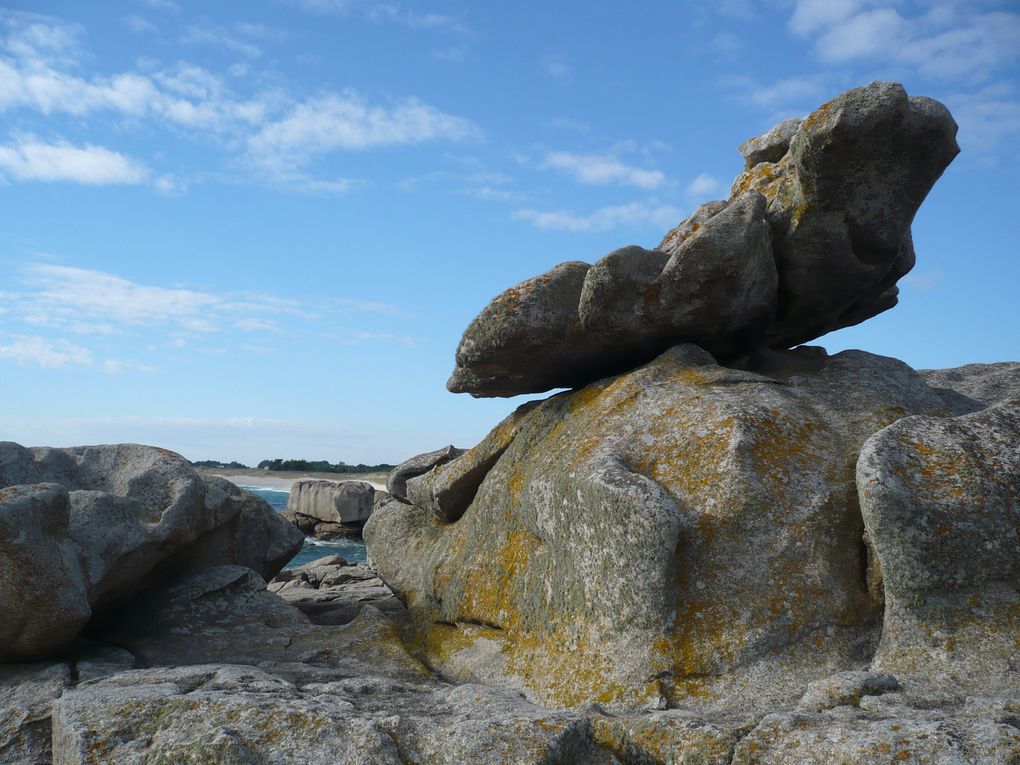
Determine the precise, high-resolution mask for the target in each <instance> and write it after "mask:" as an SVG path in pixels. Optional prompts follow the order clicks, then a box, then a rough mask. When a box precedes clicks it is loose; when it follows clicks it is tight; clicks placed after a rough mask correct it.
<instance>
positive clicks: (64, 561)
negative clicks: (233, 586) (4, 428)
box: [0, 442, 301, 661]
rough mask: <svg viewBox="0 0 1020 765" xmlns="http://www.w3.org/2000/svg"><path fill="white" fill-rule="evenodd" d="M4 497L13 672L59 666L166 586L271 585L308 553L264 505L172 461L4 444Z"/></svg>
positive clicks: (0, 630)
mask: <svg viewBox="0 0 1020 765" xmlns="http://www.w3.org/2000/svg"><path fill="white" fill-rule="evenodd" d="M0 487H4V488H0V554H2V555H3V560H4V562H5V565H4V566H3V567H0V659H2V660H7V661H10V660H13V659H31V658H35V657H40V656H47V655H52V654H53V653H54V652H56V651H58V650H60V649H61V648H63V647H64V646H66V645H67V644H68V643H70V641H71V640H72V639H73V638H74V637H75V636H76V635H77V634H78V633H79V632H80V631H81V629H82V628H83V627H84V626H85V624H86V623H87V622H88V621H89V619H90V618H91V617H92V616H93V614H94V613H95V612H97V611H98V612H101V611H105V610H109V609H111V608H114V607H115V606H117V605H120V604H123V603H124V602H126V601H127V600H129V599H130V598H131V597H132V596H134V595H135V594H137V593H138V592H140V591H141V590H143V589H144V588H145V587H147V586H148V585H150V584H152V583H153V582H154V581H157V580H159V579H161V578H164V577H166V576H169V575H172V574H174V573H177V572H180V571H186V570H191V569H194V568H202V567H204V566H207V565H210V564H212V563H218V564H224V563H238V564H242V565H246V566H250V567H252V568H254V569H256V570H258V571H260V572H261V573H263V574H265V575H267V576H271V575H273V574H275V573H276V572H277V571H279V569H280V568H281V567H282V566H283V565H284V564H285V563H286V562H287V561H288V560H289V559H290V558H292V557H293V556H294V553H295V552H297V550H298V549H299V548H300V546H301V536H300V535H299V534H297V533H295V530H294V529H293V528H292V527H291V526H289V525H288V524H287V523H286V522H285V521H284V520H283V519H282V518H280V517H279V516H278V515H277V513H275V512H274V511H273V510H272V508H270V507H269V506H268V505H267V504H266V503H265V502H264V501H262V500H260V499H259V498H258V497H255V496H253V495H251V494H249V493H248V492H245V491H243V490H241V489H238V488H237V487H235V486H233V485H232V484H230V483H228V482H226V481H224V480H222V479H217V478H209V479H203V478H202V476H200V475H199V474H198V473H197V472H195V470H193V469H192V467H191V465H190V463H189V462H188V461H187V460H185V459H184V458H183V457H181V456H179V455H177V454H174V453H173V452H168V451H166V450H165V449H157V448H154V447H147V446H138V445H134V444H124V445H119V446H91V447H77V448H74V449H49V448H35V449H26V448H24V447H22V446H19V445H18V444H14V443H11V442H0Z"/></svg>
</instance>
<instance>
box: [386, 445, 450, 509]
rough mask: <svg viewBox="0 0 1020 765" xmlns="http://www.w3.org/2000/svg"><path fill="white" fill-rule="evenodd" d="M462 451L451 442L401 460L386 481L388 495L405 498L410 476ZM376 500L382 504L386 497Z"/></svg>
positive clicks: (429, 468) (443, 461) (448, 459)
mask: <svg viewBox="0 0 1020 765" xmlns="http://www.w3.org/2000/svg"><path fill="white" fill-rule="evenodd" d="M463 453H464V450H463V449H458V448H457V447H456V446H454V445H453V444H450V445H449V446H444V447H443V448H442V449H436V450H435V451H433V452H425V453H424V454H419V455H418V456H416V457H412V458H411V459H409V460H407V461H406V462H402V463H401V464H399V465H397V467H396V468H395V469H394V471H393V472H392V473H390V476H389V478H388V479H387V481H386V490H387V492H389V494H390V496H392V497H396V498H397V499H407V481H408V480H409V479H411V478H415V477H417V476H420V475H421V474H423V473H427V472H429V471H430V470H431V469H432V468H434V467H436V466H437V465H442V464H443V463H445V462H449V461H450V460H452V459H453V458H454V457H459V456H460V455H462V454H463ZM377 499H378V501H376V502H375V504H377V505H378V504H382V502H385V501H386V499H387V498H377Z"/></svg>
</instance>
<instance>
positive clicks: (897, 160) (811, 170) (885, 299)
mask: <svg viewBox="0 0 1020 765" xmlns="http://www.w3.org/2000/svg"><path fill="white" fill-rule="evenodd" d="M958 153H959V147H958V146H957V144H956V123H955V122H954V121H953V118H952V116H951V115H950V114H949V112H948V111H947V110H946V108H945V107H944V106H942V104H940V103H938V102H937V101H933V100H931V99H929V98H923V97H916V96H915V97H908V96H907V94H906V92H905V91H904V90H903V87H902V86H901V85H898V84H895V83H887V82H873V83H871V84H870V85H868V86H866V87H863V88H854V89H852V90H848V91H847V92H846V93H843V94H842V95H840V96H838V97H836V98H834V99H833V100H831V101H829V102H828V103H826V104H823V105H822V106H821V107H819V108H818V109H817V110H816V111H814V112H813V113H812V114H810V115H809V116H808V117H807V118H806V119H805V120H804V121H803V122H802V123H801V124H800V126H799V128H798V130H797V132H796V134H795V135H794V136H793V138H792V140H791V141H790V146H789V151H788V152H787V153H786V154H785V155H783V157H782V158H780V159H779V160H777V161H775V162H768V161H764V162H760V163H758V164H756V165H754V166H752V167H751V168H749V169H748V170H746V171H745V172H744V173H743V174H742V175H740V176H738V177H737V179H736V180H735V181H734V183H733V191H732V194H733V196H736V195H739V194H743V193H744V192H745V191H747V190H748V189H756V190H758V191H760V192H761V193H762V194H764V195H765V196H766V197H767V198H768V201H769V204H768V213H767V217H768V220H769V223H770V224H771V226H772V232H773V242H774V247H775V251H776V255H777V260H778V263H779V274H780V281H779V312H778V314H777V316H776V321H775V324H774V326H773V327H772V328H771V330H770V332H769V334H768V337H767V341H768V344H769V345H770V346H773V347H789V346H791V345H795V344H797V343H802V342H806V341H808V340H811V339H813V338H816V337H819V336H820V335H823V334H825V333H826V332H831V331H832V330H834V329H838V328H840V327H845V326H850V325H852V324H857V323H859V322H861V321H864V320H865V319H867V318H870V317H871V316H874V315H875V314H877V313H880V312H881V311H885V310H887V309H889V308H891V307H892V306H894V305H895V304H896V294H897V290H896V287H895V284H896V281H897V280H898V279H899V278H900V277H902V276H903V275H904V274H906V273H907V272H908V271H909V270H910V269H911V268H912V267H913V265H914V249H913V244H912V242H911V238H910V224H911V222H912V221H913V219H914V214H915V213H916V212H917V208H918V207H919V206H920V204H921V202H922V201H923V200H924V198H925V196H926V195H927V194H928V191H929V190H930V189H931V187H932V185H933V184H934V183H935V181H937V180H938V178H939V177H940V176H941V175H942V172H943V171H944V170H945V168H946V167H947V166H948V165H949V163H950V162H951V161H952V159H953V157H955V156H956V155H957V154H958ZM731 199H732V197H731Z"/></svg>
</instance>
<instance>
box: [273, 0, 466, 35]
mask: <svg viewBox="0 0 1020 765" xmlns="http://www.w3.org/2000/svg"><path fill="white" fill-rule="evenodd" d="M287 4H288V5H292V6H295V7H297V8H301V9H302V10H305V11H310V12H312V13H321V14H329V15H335V16H359V17H361V18H364V19H366V20H367V21H371V22H375V23H392V24H397V25H400V26H403V27H407V28H408V29H422V30H436V31H440V32H453V33H457V34H469V33H470V28H469V27H468V26H467V24H466V23H465V22H464V20H463V19H461V18H458V17H457V16H452V15H449V14H445V13H433V12H421V11H418V10H415V9H414V8H409V7H407V5H404V4H401V3H391V2H380V0H289V2H287Z"/></svg>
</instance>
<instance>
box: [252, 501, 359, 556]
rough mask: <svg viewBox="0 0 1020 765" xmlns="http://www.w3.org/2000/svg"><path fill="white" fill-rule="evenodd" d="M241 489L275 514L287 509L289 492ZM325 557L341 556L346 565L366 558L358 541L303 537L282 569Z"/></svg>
mask: <svg viewBox="0 0 1020 765" xmlns="http://www.w3.org/2000/svg"><path fill="white" fill-rule="evenodd" d="M241 488H242V489H247V490H248V491H250V492H251V493H252V494H258V495H259V496H260V497H262V499H264V500H265V501H266V502H268V503H269V504H270V505H271V506H272V507H273V509H274V510H276V511H277V512H280V513H282V512H283V511H284V510H286V509H287V497H288V495H289V494H290V492H289V491H287V490H286V489H266V488H263V487H260V486H244V485H243V484H242V485H241ZM327 555H340V556H343V558H345V559H346V560H347V562H348V563H364V562H365V557H366V553H365V543H364V542H362V541H361V540H359V539H333V540H329V541H326V540H322V539H316V538H315V537H305V544H304V547H302V548H301V549H300V550H299V551H298V554H297V555H295V556H294V557H293V558H292V559H291V561H290V563H288V564H287V565H286V566H284V568H297V567H298V566H303V565H305V564H306V563H311V562H312V561H313V560H316V559H317V558H324V557H326V556H327Z"/></svg>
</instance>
